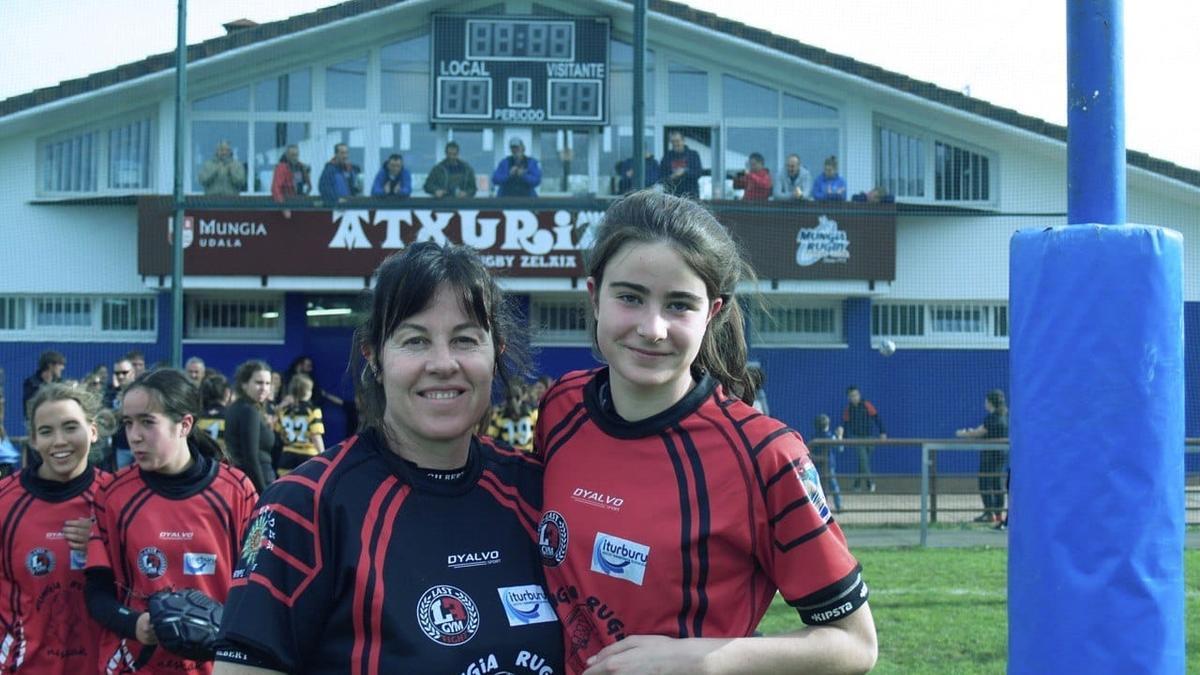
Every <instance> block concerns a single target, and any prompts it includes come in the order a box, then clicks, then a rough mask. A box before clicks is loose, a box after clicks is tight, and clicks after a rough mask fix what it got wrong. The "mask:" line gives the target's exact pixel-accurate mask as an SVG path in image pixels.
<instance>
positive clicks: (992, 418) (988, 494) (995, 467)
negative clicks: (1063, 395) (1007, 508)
mask: <svg viewBox="0 0 1200 675" xmlns="http://www.w3.org/2000/svg"><path fill="white" fill-rule="evenodd" d="M983 407H984V409H985V410H987V416H986V417H984V418H983V422H982V423H981V424H980V425H979V426H977V427H974V428H972V429H959V430H958V431H956V432H954V435H955V436H958V437H959V438H1008V403H1007V402H1006V401H1005V399H1004V392H1003V391H1001V390H999V389H993V390H991V391H989V392H988V393H987V396H986V397H985V398H984V401H983ZM1007 460H1008V452H1006V451H1005V450H997V449H989V450H981V451H980V452H979V496H980V498H981V499H983V514H982V515H980V516H979V517H977V518H976V519H975V522H977V523H995V524H997V525H1001V524H1005V522H1006V521H1005V518H1004V489H1003V488H1002V486H1001V484H1000V474H1001V472H1002V471H1004V465H1005V462H1006V461H1007ZM1001 529H1003V528H1001Z"/></svg>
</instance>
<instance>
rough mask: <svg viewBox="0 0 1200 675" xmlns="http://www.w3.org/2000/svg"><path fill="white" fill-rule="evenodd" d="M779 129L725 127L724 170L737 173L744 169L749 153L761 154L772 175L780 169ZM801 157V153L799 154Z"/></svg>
mask: <svg viewBox="0 0 1200 675" xmlns="http://www.w3.org/2000/svg"><path fill="white" fill-rule="evenodd" d="M778 138H779V130H778V129H776V128H775V127H728V128H726V129H725V171H726V172H728V173H738V172H740V171H744V170H745V169H746V162H747V160H748V159H749V158H750V153H752V152H757V153H760V154H762V156H763V159H764V160H765V162H766V167H767V169H768V170H769V171H770V172H771V176H772V177H774V176H775V174H776V172H778V171H779V169H780V162H779V153H778V151H777V150H776V146H777V144H778V140H777V139H778ZM801 159H803V155H801Z"/></svg>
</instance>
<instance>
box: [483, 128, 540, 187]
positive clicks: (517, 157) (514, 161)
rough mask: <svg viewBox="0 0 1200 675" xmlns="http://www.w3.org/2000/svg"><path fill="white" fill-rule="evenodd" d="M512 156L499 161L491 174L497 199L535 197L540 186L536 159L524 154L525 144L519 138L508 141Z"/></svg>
mask: <svg viewBox="0 0 1200 675" xmlns="http://www.w3.org/2000/svg"><path fill="white" fill-rule="evenodd" d="M508 149H509V150H511V151H512V154H511V155H509V156H508V157H505V158H504V159H502V160H500V163H499V164H497V165H496V170H495V171H494V172H493V173H492V184H494V185H495V186H496V196H497V197H536V196H537V186H539V185H541V184H542V168H541V166H539V165H538V161H537V159H535V158H533V157H530V156H529V155H526V154H525V142H524V141H522V140H521V139H519V138H516V137H514V138H512V139H511V140H509V141H508Z"/></svg>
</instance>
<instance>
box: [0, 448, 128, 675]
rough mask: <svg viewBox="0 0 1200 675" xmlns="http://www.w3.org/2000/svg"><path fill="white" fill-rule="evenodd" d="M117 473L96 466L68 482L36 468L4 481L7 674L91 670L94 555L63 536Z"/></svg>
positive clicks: (96, 628)
mask: <svg viewBox="0 0 1200 675" xmlns="http://www.w3.org/2000/svg"><path fill="white" fill-rule="evenodd" d="M110 480H112V476H111V475H109V474H107V473H104V472H102V471H100V470H99V469H91V468H89V469H88V470H87V471H84V472H83V474H81V475H80V476H79V477H78V478H75V479H74V480H71V481H69V482H66V483H60V482H57V481H50V480H45V479H42V478H39V477H38V476H37V473H36V469H34V468H30V469H26V470H25V471H21V472H20V473H17V474H16V475H13V476H9V477H8V478H5V479H4V480H2V481H0V547H3V549H2V550H0V673H13V672H16V673H37V674H38V675H42V674H43V673H45V674H46V675H56V674H58V673H62V674H63V675H67V674H70V675H74V674H75V673H85V672H92V671H93V670H94V668H95V663H96V659H97V658H98V657H97V653H96V649H97V640H98V639H99V637H100V631H101V628H100V624H98V623H96V622H95V621H93V620H92V617H91V615H89V614H88V610H87V605H86V604H85V602H84V596H83V587H84V578H83V570H84V567H85V563H86V561H87V556H86V555H84V554H83V552H82V551H71V549H70V548H69V547H68V546H67V542H66V539H64V538H63V533H62V526H63V523H64V522H66V521H68V520H74V519H77V518H87V517H90V516H91V515H92V504H93V503H94V502H95V497H96V493H97V491H99V490H101V489H102V488H103V487H104V486H105V485H106V484H108V482H109V481H110Z"/></svg>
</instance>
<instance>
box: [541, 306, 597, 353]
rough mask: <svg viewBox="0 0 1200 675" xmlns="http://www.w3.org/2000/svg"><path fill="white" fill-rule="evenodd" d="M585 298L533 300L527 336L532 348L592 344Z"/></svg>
mask: <svg viewBox="0 0 1200 675" xmlns="http://www.w3.org/2000/svg"><path fill="white" fill-rule="evenodd" d="M587 312H588V302H587V297H586V296H580V297H569V298H562V297H557V298H544V297H543V298H538V297H535V298H533V300H532V302H531V303H530V308H529V315H530V317H532V319H531V321H530V332H531V334H532V337H533V343H534V344H535V345H566V344H575V345H580V344H591V337H590V335H589V333H588V328H587Z"/></svg>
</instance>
